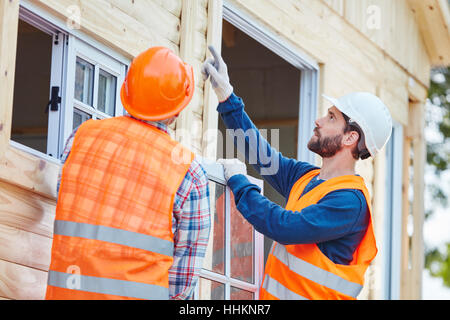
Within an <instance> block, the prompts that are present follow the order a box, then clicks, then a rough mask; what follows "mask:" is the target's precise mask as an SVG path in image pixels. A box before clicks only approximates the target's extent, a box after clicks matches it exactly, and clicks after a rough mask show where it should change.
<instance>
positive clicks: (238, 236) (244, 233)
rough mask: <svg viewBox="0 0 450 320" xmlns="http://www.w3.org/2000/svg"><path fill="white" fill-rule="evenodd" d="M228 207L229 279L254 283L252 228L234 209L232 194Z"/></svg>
mask: <svg viewBox="0 0 450 320" xmlns="http://www.w3.org/2000/svg"><path fill="white" fill-rule="evenodd" d="M230 205H231V208H230V210H231V211H230V219H231V222H230V224H231V230H230V233H231V237H230V238H231V264H230V265H231V270H230V272H231V277H232V278H235V279H239V280H242V281H246V282H249V283H254V278H255V277H254V274H253V269H254V266H253V263H254V259H253V257H254V254H253V252H254V236H253V227H252V226H251V224H250V223H248V222H247V220H245V219H244V217H243V216H242V214H241V213H240V212H239V211H238V209H237V208H236V204H235V202H234V196H233V193H231V201H230Z"/></svg>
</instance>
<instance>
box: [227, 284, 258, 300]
mask: <svg viewBox="0 0 450 320" xmlns="http://www.w3.org/2000/svg"><path fill="white" fill-rule="evenodd" d="M230 289H231V290H230V300H254V294H253V292H250V291H245V290H242V289H238V288H235V287H231V288H230Z"/></svg>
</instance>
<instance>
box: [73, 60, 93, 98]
mask: <svg viewBox="0 0 450 320" xmlns="http://www.w3.org/2000/svg"><path fill="white" fill-rule="evenodd" d="M93 83H94V65H92V64H90V63H89V62H87V61H85V60H83V59H81V58H79V57H77V65H76V69H75V99H77V100H78V101H81V102H83V103H84V104H87V105H90V106H92V101H93Z"/></svg>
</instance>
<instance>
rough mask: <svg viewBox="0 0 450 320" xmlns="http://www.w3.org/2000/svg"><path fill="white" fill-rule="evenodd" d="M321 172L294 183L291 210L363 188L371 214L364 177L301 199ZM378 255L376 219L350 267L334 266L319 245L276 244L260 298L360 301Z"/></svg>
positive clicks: (335, 182)
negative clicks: (343, 190)
mask: <svg viewBox="0 0 450 320" xmlns="http://www.w3.org/2000/svg"><path fill="white" fill-rule="evenodd" d="M319 173H320V170H313V171H310V172H309V173H307V174H306V175H304V176H303V177H301V178H300V179H299V180H298V181H297V182H296V183H295V184H294V186H293V188H292V190H291V193H290V195H289V199H288V203H287V205H286V209H287V210H292V211H297V212H299V213H297V214H301V210H302V209H303V208H305V207H308V206H310V205H313V204H316V203H317V202H318V201H319V200H320V199H322V198H323V197H324V196H325V195H326V194H328V193H330V192H332V191H336V190H340V189H359V190H361V191H362V192H363V194H364V196H365V198H366V201H367V206H368V208H369V211H370V212H369V214H370V213H371V211H372V208H371V204H370V197H369V192H368V191H367V188H366V186H365V184H364V180H363V178H361V177H358V176H342V177H336V178H332V179H330V180H327V181H325V182H323V183H322V184H320V185H318V186H317V187H315V188H314V189H312V190H311V191H309V192H307V193H306V194H304V195H303V196H302V197H300V196H301V194H302V192H303V190H304V189H305V187H306V185H307V184H308V183H309V182H310V181H311V179H312V178H313V177H315V176H317V175H318V174H319ZM370 215H371V214H370ZM376 254H377V247H376V243H375V236H374V233H373V228H372V217H370V220H369V225H368V228H367V231H366V234H365V236H364V237H363V239H362V241H361V243H360V244H359V246H358V247H357V249H356V250H355V252H354V254H353V260H352V261H351V263H350V265H339V264H335V263H333V262H332V261H331V260H330V259H329V258H328V257H327V256H325V255H324V254H323V253H322V252H321V251H320V249H319V247H318V246H317V244H298V245H281V244H279V243H275V242H274V244H273V246H272V249H271V252H270V254H269V258H268V260H267V264H266V269H265V275H264V280H263V284H262V286H261V290H260V299H261V300H273V299H277V300H278V299H280V300H288V299H300V300H312V299H314V300H316V299H318V300H325V299H333V300H334V299H336V300H337V299H356V297H357V296H358V294H359V293H360V292H361V290H362V288H363V284H364V273H365V272H366V269H367V267H368V266H369V264H370V262H371V261H372V260H373V259H374V258H375V255H376Z"/></svg>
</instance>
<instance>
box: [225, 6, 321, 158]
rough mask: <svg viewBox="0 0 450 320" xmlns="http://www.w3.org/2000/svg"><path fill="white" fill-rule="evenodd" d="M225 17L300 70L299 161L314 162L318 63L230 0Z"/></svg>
mask: <svg viewBox="0 0 450 320" xmlns="http://www.w3.org/2000/svg"><path fill="white" fill-rule="evenodd" d="M223 18H224V19H225V20H226V21H228V22H229V23H231V24H232V25H234V26H235V27H236V28H238V29H240V30H241V31H243V32H244V33H246V34H247V35H249V36H250V37H252V38H253V39H255V40H256V41H258V42H259V43H261V44H262V45H263V46H265V47H266V48H268V49H269V50H271V51H272V52H274V53H275V54H277V55H278V56H280V57H281V58H283V59H284V60H286V61H287V62H288V63H290V64H291V65H293V66H294V67H295V68H297V69H299V70H300V71H301V76H300V77H301V78H300V104H299V122H298V147H297V160H299V161H304V162H309V163H314V162H315V155H314V153H313V152H311V151H310V150H309V149H308V148H307V144H308V141H309V139H310V138H311V136H312V134H313V130H314V127H315V124H314V121H315V120H316V118H317V105H318V90H319V70H320V68H319V65H318V64H317V62H315V61H314V60H313V59H312V58H310V57H309V56H308V55H307V54H306V53H304V52H302V51H301V50H300V49H299V48H298V47H296V46H293V45H292V44H290V43H289V42H287V41H285V40H284V39H283V38H282V37H281V36H280V35H277V34H276V33H275V32H273V31H272V30H270V29H269V28H267V27H266V26H263V25H262V24H260V23H258V22H257V21H255V19H254V18H253V17H251V16H250V15H248V14H246V13H244V12H242V10H240V9H239V8H237V7H235V6H234V5H233V4H232V3H230V2H229V1H227V0H224V2H223Z"/></svg>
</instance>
